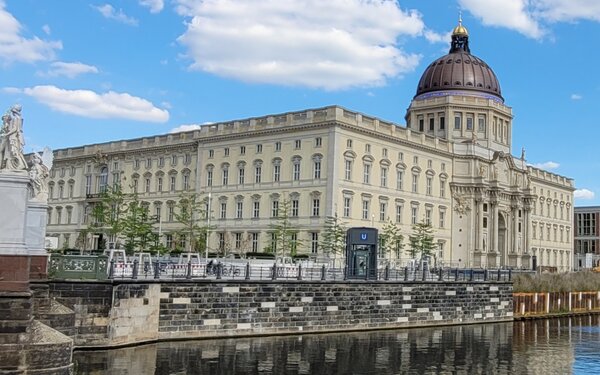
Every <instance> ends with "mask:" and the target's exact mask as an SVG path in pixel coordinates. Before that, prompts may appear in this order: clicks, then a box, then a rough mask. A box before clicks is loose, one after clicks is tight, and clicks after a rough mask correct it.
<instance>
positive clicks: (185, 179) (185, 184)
mask: <svg viewBox="0 0 600 375" xmlns="http://www.w3.org/2000/svg"><path fill="white" fill-rule="evenodd" d="M189 189H190V176H188V175H187V174H184V175H183V190H189Z"/></svg>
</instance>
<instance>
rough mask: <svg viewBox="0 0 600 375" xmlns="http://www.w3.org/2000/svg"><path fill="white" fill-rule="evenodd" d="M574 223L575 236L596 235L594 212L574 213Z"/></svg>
mask: <svg viewBox="0 0 600 375" xmlns="http://www.w3.org/2000/svg"><path fill="white" fill-rule="evenodd" d="M575 225H576V228H577V236H596V235H597V231H596V213H593V212H582V213H576V214H575Z"/></svg>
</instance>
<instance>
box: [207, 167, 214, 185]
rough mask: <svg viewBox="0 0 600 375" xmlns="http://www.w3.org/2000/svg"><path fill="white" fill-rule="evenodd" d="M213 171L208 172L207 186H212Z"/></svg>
mask: <svg viewBox="0 0 600 375" xmlns="http://www.w3.org/2000/svg"><path fill="white" fill-rule="evenodd" d="M212 181H213V171H206V186H212Z"/></svg>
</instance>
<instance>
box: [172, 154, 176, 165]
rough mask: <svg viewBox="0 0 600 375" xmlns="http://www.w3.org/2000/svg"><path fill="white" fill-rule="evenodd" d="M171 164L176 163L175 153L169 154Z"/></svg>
mask: <svg viewBox="0 0 600 375" xmlns="http://www.w3.org/2000/svg"><path fill="white" fill-rule="evenodd" d="M171 165H177V155H171Z"/></svg>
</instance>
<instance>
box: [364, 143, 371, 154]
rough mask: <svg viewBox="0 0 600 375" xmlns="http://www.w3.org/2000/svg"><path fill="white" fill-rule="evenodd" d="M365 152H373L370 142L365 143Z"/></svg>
mask: <svg viewBox="0 0 600 375" xmlns="http://www.w3.org/2000/svg"><path fill="white" fill-rule="evenodd" d="M365 152H366V153H367V154H370V153H371V145H370V144H368V143H367V144H366V145H365Z"/></svg>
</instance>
